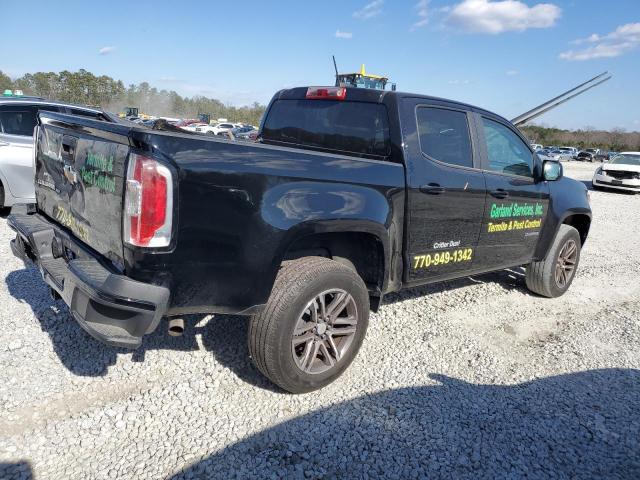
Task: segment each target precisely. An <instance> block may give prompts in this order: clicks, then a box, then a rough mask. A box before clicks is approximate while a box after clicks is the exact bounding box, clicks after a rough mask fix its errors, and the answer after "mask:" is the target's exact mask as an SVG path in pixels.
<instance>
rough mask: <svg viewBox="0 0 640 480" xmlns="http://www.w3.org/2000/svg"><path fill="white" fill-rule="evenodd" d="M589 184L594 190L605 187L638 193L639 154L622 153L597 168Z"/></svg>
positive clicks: (639, 181)
mask: <svg viewBox="0 0 640 480" xmlns="http://www.w3.org/2000/svg"><path fill="white" fill-rule="evenodd" d="M591 184H592V185H593V188H594V189H596V190H597V189H598V188H602V187H606V188H613V189H616V190H625V191H628V192H636V193H640V152H623V153H620V154H619V155H616V156H615V157H613V158H611V160H609V162H607V163H604V164H603V165H602V166H601V167H598V168H597V169H596V171H595V173H594V174H593V179H592V180H591Z"/></svg>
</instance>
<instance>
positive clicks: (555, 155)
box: [545, 149, 565, 162]
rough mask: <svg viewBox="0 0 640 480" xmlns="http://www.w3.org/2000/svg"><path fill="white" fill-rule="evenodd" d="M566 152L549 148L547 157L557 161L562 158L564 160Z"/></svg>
mask: <svg viewBox="0 0 640 480" xmlns="http://www.w3.org/2000/svg"><path fill="white" fill-rule="evenodd" d="M564 154H565V152H563V151H562V150H558V149H555V150H547V152H546V153H545V155H546V157H547V158H548V159H551V160H555V161H556V162H559V161H560V160H562V156H563V155H564Z"/></svg>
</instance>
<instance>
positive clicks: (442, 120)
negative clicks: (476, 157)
mask: <svg viewBox="0 0 640 480" xmlns="http://www.w3.org/2000/svg"><path fill="white" fill-rule="evenodd" d="M416 118H417V121H418V136H419V138H420V150H422V153H424V154H425V155H427V156H428V157H430V158H433V159H434V160H438V161H440V162H444V163H448V164H450V165H457V166H460V167H473V153H472V149H471V139H470V137H469V123H468V121H467V114H466V113H465V112H461V111H458V110H448V109H446V108H437V107H418V109H417V110H416Z"/></svg>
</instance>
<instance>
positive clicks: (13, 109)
mask: <svg viewBox="0 0 640 480" xmlns="http://www.w3.org/2000/svg"><path fill="white" fill-rule="evenodd" d="M37 113H38V110H37V109H36V108H35V107H33V106H29V105H25V106H18V105H16V106H7V107H0V131H2V133H5V134H7V135H22V136H24V137H30V136H32V135H33V129H34V128H35V126H36V114H37Z"/></svg>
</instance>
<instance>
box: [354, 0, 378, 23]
mask: <svg viewBox="0 0 640 480" xmlns="http://www.w3.org/2000/svg"><path fill="white" fill-rule="evenodd" d="M383 3H384V0H373V1H371V2H369V3H367V4H366V5H365V6H364V7H362V8H361V9H360V10H356V11H355V12H353V18H358V19H360V20H368V19H370V18H373V17H376V16H378V15H380V14H381V13H382V4H383Z"/></svg>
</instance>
